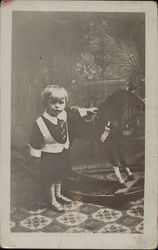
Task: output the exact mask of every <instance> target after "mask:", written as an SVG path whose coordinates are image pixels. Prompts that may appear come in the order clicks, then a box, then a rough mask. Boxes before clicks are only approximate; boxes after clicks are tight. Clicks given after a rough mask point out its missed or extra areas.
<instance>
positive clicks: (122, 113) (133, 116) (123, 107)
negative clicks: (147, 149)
mask: <svg viewBox="0 0 158 250" xmlns="http://www.w3.org/2000/svg"><path fill="white" fill-rule="evenodd" d="M144 109H145V104H144V102H143V100H141V98H140V97H138V96H137V95H136V94H135V92H134V91H133V89H125V90H119V91H116V92H114V93H113V94H112V95H111V96H109V97H108V98H107V99H106V100H105V101H104V102H103V103H102V105H101V106H100V108H99V109H98V112H97V116H96V129H98V130H99V131H103V130H104V127H105V126H106V124H107V123H108V121H110V123H111V127H112V128H113V129H121V130H122V131H123V132H124V133H125V134H129V131H130V133H132V132H133V131H136V130H137V131H138V128H139V130H141V128H143V127H144ZM139 132H140V131H139Z"/></svg>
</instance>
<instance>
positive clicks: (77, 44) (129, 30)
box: [11, 11, 145, 162]
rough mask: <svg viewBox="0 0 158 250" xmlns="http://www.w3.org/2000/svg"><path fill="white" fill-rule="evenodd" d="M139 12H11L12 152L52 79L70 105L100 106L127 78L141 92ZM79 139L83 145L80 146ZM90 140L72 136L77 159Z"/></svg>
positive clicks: (22, 142) (23, 140) (25, 138)
mask: <svg viewBox="0 0 158 250" xmlns="http://www.w3.org/2000/svg"><path fill="white" fill-rule="evenodd" d="M144 30H145V25H144V14H143V13H72V12H71V13H52V12H17V11H15V12H14V13H13V30H12V97H11V101H12V110H11V114H12V115H11V122H12V152H13V157H14V156H15V155H17V154H19V153H20V152H21V151H22V150H24V149H26V145H27V144H28V142H29V137H30V132H31V128H32V124H33V121H34V120H35V119H36V118H37V117H38V116H39V115H40V114H41V112H43V107H42V103H41V100H40V93H41V91H42V90H43V89H44V87H45V86H47V85H48V84H51V83H58V84H61V85H63V86H64V87H65V88H66V89H67V90H68V92H69V96H70V97H69V105H78V106H81V107H89V106H97V107H98V106H99V105H100V104H101V103H102V102H103V101H104V100H105V99H106V97H107V96H108V95H110V94H111V93H112V92H113V91H115V90H117V89H120V88H121V87H122V86H123V85H124V84H125V83H126V82H128V83H129V84H132V85H134V86H136V88H137V92H138V94H139V95H140V96H142V97H143V98H144V86H143V83H142V81H141V79H143V78H144V62H145V61H144V59H145V58H144V52H145V51H144V48H145V44H144V41H145V39H144V36H145V32H144ZM78 143H80V145H82V146H78ZM87 143H88V142H85V141H84V142H82V141H81V140H80V142H75V143H74V144H75V145H73V147H72V150H73V148H75V146H76V147H77V150H75V149H74V150H73V156H74V155H75V154H76V155H75V157H73V158H75V161H76V162H79V161H80V154H81V152H80V151H82V159H84V157H87V156H86V155H85V154H86V153H85V150H84V147H86V148H87Z"/></svg>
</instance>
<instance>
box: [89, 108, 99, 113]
mask: <svg viewBox="0 0 158 250" xmlns="http://www.w3.org/2000/svg"><path fill="white" fill-rule="evenodd" d="M97 111H98V108H96V107H91V108H87V113H92V114H96V112H97Z"/></svg>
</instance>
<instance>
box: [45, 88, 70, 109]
mask: <svg viewBox="0 0 158 250" xmlns="http://www.w3.org/2000/svg"><path fill="white" fill-rule="evenodd" d="M41 97H42V100H43V102H44V104H45V105H46V104H47V103H48V100H49V99H55V100H65V102H66V104H67V102H68V93H67V91H66V89H65V88H63V87H62V86H60V85H48V86H47V87H46V88H45V89H44V90H43V91H42V94H41Z"/></svg>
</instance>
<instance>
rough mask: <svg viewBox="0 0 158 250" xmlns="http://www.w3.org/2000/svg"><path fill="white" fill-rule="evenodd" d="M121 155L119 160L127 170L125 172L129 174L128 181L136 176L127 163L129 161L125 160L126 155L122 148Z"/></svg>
mask: <svg viewBox="0 0 158 250" xmlns="http://www.w3.org/2000/svg"><path fill="white" fill-rule="evenodd" d="M119 157H120V159H119V161H120V163H121V166H122V167H123V169H124V171H125V173H126V175H127V180H128V181H130V180H131V181H132V180H134V176H133V174H132V172H131V170H130V168H129V167H128V164H127V162H126V160H125V157H124V154H123V152H122V150H120V153H119Z"/></svg>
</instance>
